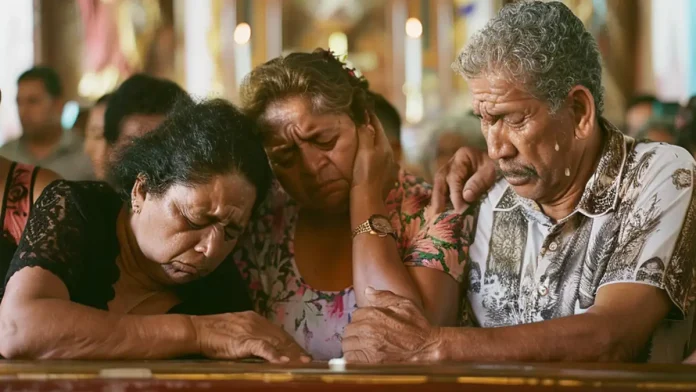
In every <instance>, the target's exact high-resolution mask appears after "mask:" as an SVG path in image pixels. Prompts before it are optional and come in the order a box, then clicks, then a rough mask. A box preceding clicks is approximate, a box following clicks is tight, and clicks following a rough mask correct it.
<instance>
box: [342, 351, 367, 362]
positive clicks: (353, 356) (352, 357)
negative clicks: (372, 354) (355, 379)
mask: <svg viewBox="0 0 696 392" xmlns="http://www.w3.org/2000/svg"><path fill="white" fill-rule="evenodd" d="M343 359H345V360H346V362H348V363H370V358H369V357H368V356H367V354H366V353H365V352H364V351H362V350H355V351H348V352H345V351H344V352H343Z"/></svg>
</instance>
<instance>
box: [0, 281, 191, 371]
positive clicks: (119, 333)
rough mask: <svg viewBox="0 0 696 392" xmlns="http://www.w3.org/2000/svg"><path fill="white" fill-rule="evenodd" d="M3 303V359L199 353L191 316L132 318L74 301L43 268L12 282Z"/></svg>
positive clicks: (0, 351) (0, 334) (0, 347)
mask: <svg viewBox="0 0 696 392" xmlns="http://www.w3.org/2000/svg"><path fill="white" fill-rule="evenodd" d="M6 292H7V294H6V295H5V297H4V298H3V300H2V304H0V355H2V356H3V357H5V358H32V359H37V358H40V359H46V358H81V359H159V358H171V357H175V356H182V355H188V354H198V353H199V352H200V350H199V347H198V344H197V343H196V329H195V328H194V325H193V323H192V321H191V319H190V318H189V317H187V316H183V315H158V316H128V315H119V314H113V313H108V312H105V311H102V310H98V309H93V308H89V307H87V306H83V305H79V304H76V303H73V302H70V296H69V293H68V289H67V287H66V286H65V284H64V283H63V282H62V281H61V280H60V279H59V278H58V277H57V276H55V275H53V274H52V273H51V272H48V271H46V270H44V269H41V268H24V269H22V270H21V271H18V272H17V273H15V274H14V276H13V277H12V278H11V279H10V281H9V282H8V285H7V291H6Z"/></svg>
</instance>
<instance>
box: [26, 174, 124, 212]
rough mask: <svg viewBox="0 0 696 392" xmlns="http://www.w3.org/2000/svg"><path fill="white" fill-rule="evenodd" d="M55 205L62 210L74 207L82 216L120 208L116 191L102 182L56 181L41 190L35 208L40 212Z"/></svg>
mask: <svg viewBox="0 0 696 392" xmlns="http://www.w3.org/2000/svg"><path fill="white" fill-rule="evenodd" d="M56 204H60V205H61V206H62V207H63V208H66V207H75V208H77V209H79V210H80V211H81V212H82V213H83V214H84V213H87V212H94V211H98V210H99V209H105V210H110V209H114V208H115V207H116V208H120V204H121V203H120V199H119V196H118V194H117V193H116V191H114V190H113V189H112V188H111V187H110V186H109V185H108V184H106V183H104V182H98V181H69V180H63V179H58V180H55V181H52V182H51V183H50V184H48V185H47V186H46V187H45V188H43V191H42V192H41V196H39V197H38V198H37V200H36V205H35V208H36V209H38V210H41V209H42V208H50V207H51V206H53V205H56Z"/></svg>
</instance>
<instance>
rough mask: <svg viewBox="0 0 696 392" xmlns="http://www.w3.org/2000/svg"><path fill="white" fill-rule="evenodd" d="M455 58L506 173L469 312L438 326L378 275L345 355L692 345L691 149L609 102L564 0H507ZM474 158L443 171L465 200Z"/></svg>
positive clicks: (694, 226) (672, 350) (511, 353)
mask: <svg viewBox="0 0 696 392" xmlns="http://www.w3.org/2000/svg"><path fill="white" fill-rule="evenodd" d="M455 69H456V70H457V71H459V72H460V73H461V74H462V75H463V76H464V77H465V78H466V80H467V81H468V83H469V86H470V88H471V90H472V93H473V107H474V111H475V113H476V115H477V116H479V117H480V118H481V126H482V131H483V134H484V136H485V137H486V140H487V144H488V155H489V156H490V158H492V159H493V160H494V161H495V162H496V165H497V166H498V169H499V173H500V174H501V175H502V178H500V179H499V180H498V181H497V182H496V183H495V185H494V186H493V188H491V189H490V190H489V191H488V194H487V196H486V197H485V198H484V199H483V200H482V201H481V203H480V205H478V208H479V211H478V219H477V220H476V222H475V224H472V227H475V230H476V233H475V236H474V242H473V244H472V245H471V247H470V249H469V251H470V252H469V256H470V260H469V265H468V268H469V271H470V272H469V281H468V282H467V283H468V284H467V287H466V290H467V291H466V294H467V297H466V300H465V301H464V302H466V312H464V313H465V314H466V315H467V317H466V318H465V320H464V321H465V322H466V324H465V325H466V326H464V327H457V328H455V327H448V328H436V327H432V326H430V325H429V324H428V322H427V321H426V319H425V318H424V317H423V316H422V315H421V312H420V311H419V309H418V308H416V307H415V306H414V305H413V304H412V303H410V302H409V301H407V300H405V299H403V298H400V297H397V296H395V295H393V294H391V293H389V292H375V291H371V290H368V291H369V293H367V294H368V295H367V296H368V298H369V299H370V301H371V303H372V305H373V307H370V308H363V309H360V310H359V311H358V312H356V313H355V315H354V318H353V323H352V324H351V325H350V326H349V327H348V328H347V329H346V331H345V334H344V338H343V349H344V355H345V357H346V359H348V360H349V361H365V362H380V361H382V362H390V361H408V360H420V361H438V360H448V361H470V360H485V361H488V360H515V361H532V360H542V361H560V360H571V361H647V360H650V361H656V362H678V361H681V360H682V359H683V358H684V355H685V354H686V352H687V351H686V350H687V346H688V342H689V337H690V334H691V327H692V323H693V320H692V319H693V314H692V312H690V311H689V310H690V305H691V303H692V299H693V298H694V295H695V294H696V291H695V290H694V267H695V264H696V262H695V259H696V194H694V192H693V190H694V188H693V186H694V184H693V182H694V173H695V172H694V170H695V169H694V161H693V159H692V158H691V156H690V155H689V154H688V153H687V152H686V151H684V150H683V149H681V148H678V147H673V146H669V145H665V144H659V143H638V142H636V141H635V140H633V139H631V138H628V137H625V136H623V135H622V134H621V133H620V132H619V131H618V130H617V129H616V128H615V127H614V126H613V125H611V124H610V123H609V122H608V121H606V120H605V119H604V118H603V117H602V106H603V91H602V84H601V74H602V69H601V64H600V55H599V52H598V50H597V45H596V43H595V41H594V39H593V38H592V36H591V35H590V33H588V32H587V31H586V30H585V28H584V26H583V24H582V23H581V21H580V20H579V19H578V18H577V17H575V16H574V15H573V14H572V12H571V11H570V10H569V9H568V8H567V7H566V6H565V5H563V4H562V3H559V2H548V3H544V2H533V3H514V4H511V5H508V6H506V7H505V8H503V10H502V11H501V12H500V14H499V15H498V16H497V17H496V18H494V19H493V20H491V21H490V22H489V23H488V25H487V26H486V27H485V28H484V29H483V30H482V31H480V32H479V33H478V34H477V35H476V36H475V37H474V38H473V39H472V41H471V42H470V43H469V44H468V45H467V47H466V48H465V49H464V50H463V52H462V53H461V54H460V55H459V58H458V59H457V61H456V64H455ZM463 154H464V155H466V152H464V153H463ZM466 158H467V156H462V154H459V156H458V157H455V159H454V160H453V162H452V166H451V167H450V168H449V169H450V172H449V174H448V176H447V182H448V183H449V187H450V190H451V191H452V199H453V201H454V202H456V203H457V204H459V205H458V206H457V207H461V204H462V203H463V196H467V199H469V201H470V199H471V197H470V195H468V194H467V192H465V193H464V195H462V193H461V189H462V186H461V184H462V182H461V178H462V177H463V176H462V173H461V170H462V168H463V167H461V166H459V165H460V164H461V163H462V162H463V161H466V160H467V159H466ZM468 158H469V161H470V160H471V159H474V160H475V159H478V158H476V157H473V158H471V157H468ZM487 172H488V173H490V169H487ZM465 174H466V173H465ZM478 180H481V178H479V179H478ZM443 181H444V180H442V179H440V180H439V182H440V183H439V184H437V186H438V188H439V189H440V191H441V190H442V189H443V187H442V185H443V183H442V182H443ZM452 295H456V293H452ZM474 326H479V327H497V328H473V327H474Z"/></svg>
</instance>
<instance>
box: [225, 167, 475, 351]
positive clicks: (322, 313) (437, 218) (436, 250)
mask: <svg viewBox="0 0 696 392" xmlns="http://www.w3.org/2000/svg"><path fill="white" fill-rule="evenodd" d="M430 195H431V187H430V185H428V184H426V183H425V182H424V181H423V180H421V179H419V178H416V177H415V176H413V175H410V174H407V173H406V172H404V171H400V173H399V181H398V185H397V186H395V188H394V189H393V190H392V191H391V192H390V193H389V195H388V197H387V200H386V206H387V209H388V211H389V215H390V219H391V223H392V226H393V227H394V229H395V230H396V231H397V238H398V241H397V246H398V251H399V253H400V255H401V258H402V260H403V261H404V264H405V265H406V266H409V267H415V266H423V267H427V268H435V269H437V270H441V271H443V272H445V273H447V274H448V275H450V276H451V277H452V278H453V279H455V280H457V281H461V279H462V276H463V272H464V266H465V260H467V258H468V246H469V244H470V243H471V239H472V238H468V237H465V236H463V235H462V234H463V233H464V232H472V230H471V229H466V230H463V225H464V224H468V227H471V225H472V224H473V223H472V219H473V218H471V216H470V215H464V214H462V215H460V214H455V213H453V212H451V211H450V212H445V213H443V214H435V213H434V211H432V210H431V209H430V208H428V204H429V203H430ZM298 212H299V207H298V205H297V204H296V203H295V202H294V201H293V200H292V199H291V198H290V197H289V196H288V195H287V193H285V192H284V191H283V190H282V188H281V187H280V185H279V184H278V183H277V182H276V183H274V185H273V188H272V190H271V192H270V196H269V197H268V199H267V200H266V202H265V203H264V205H263V206H262V207H261V215H260V218H257V219H254V220H253V221H252V222H251V223H250V226H249V227H248V228H247V235H246V236H245V239H243V240H242V241H241V242H240V244H239V246H238V248H237V251H236V252H235V254H234V259H235V262H236V263H237V267H238V268H239V270H240V272H241V274H242V277H243V278H244V279H245V280H246V281H247V284H248V285H249V288H250V292H251V296H252V301H253V302H254V304H255V309H256V311H257V312H258V313H260V314H261V315H264V316H265V317H267V318H268V319H269V320H271V321H273V322H274V323H276V324H278V325H280V326H282V327H283V328H284V329H285V330H286V331H287V332H288V333H289V334H290V335H292V336H293V337H294V338H295V340H296V341H297V342H298V343H299V344H300V345H301V346H302V347H303V348H304V349H305V350H306V351H307V352H308V353H309V354H311V355H312V356H313V357H314V359H317V360H327V359H330V358H338V357H341V356H342V352H341V336H342V334H343V329H344V328H345V326H346V325H347V324H348V323H349V322H350V319H351V314H352V313H353V311H354V310H355V309H357V305H356V299H355V292H354V291H353V288H352V287H347V288H345V289H344V290H342V291H338V292H331V291H319V290H315V289H314V288H312V287H310V286H309V285H308V284H307V283H306V282H305V281H304V280H303V279H302V276H301V275H300V274H299V272H298V269H297V267H296V265H295V257H294V254H295V252H294V250H295V249H294V235H295V225H296V223H297V218H298ZM469 218H471V219H469Z"/></svg>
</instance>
